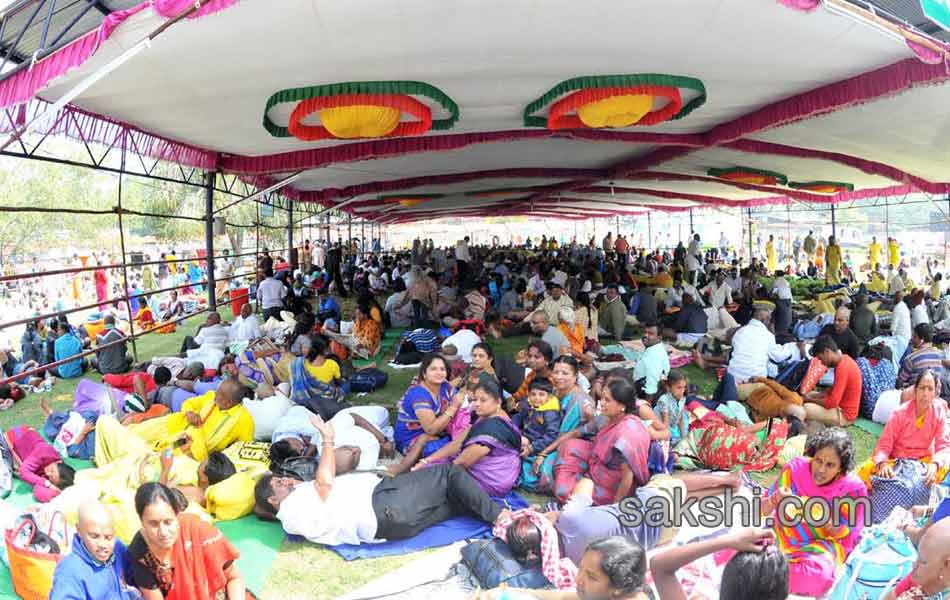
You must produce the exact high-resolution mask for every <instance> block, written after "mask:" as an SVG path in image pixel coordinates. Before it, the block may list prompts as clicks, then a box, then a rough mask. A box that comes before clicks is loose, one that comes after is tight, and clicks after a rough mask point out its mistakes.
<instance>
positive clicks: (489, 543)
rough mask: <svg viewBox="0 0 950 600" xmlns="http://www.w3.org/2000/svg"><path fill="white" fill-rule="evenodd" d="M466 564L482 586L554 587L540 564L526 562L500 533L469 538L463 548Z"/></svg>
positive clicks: (485, 587) (491, 587)
mask: <svg viewBox="0 0 950 600" xmlns="http://www.w3.org/2000/svg"><path fill="white" fill-rule="evenodd" d="M462 564H463V565H465V567H466V568H467V569H468V570H469V571H471V573H472V577H473V578H475V579H476V580H477V581H478V585H480V586H481V587H482V589H486V590H490V589H494V588H496V587H498V586H500V585H502V584H505V585H507V586H508V587H513V588H526V589H533V590H539V589H544V588H551V587H553V586H552V585H551V582H550V581H548V579H547V577H545V576H544V574H543V573H542V572H541V567H540V566H531V567H526V566H524V565H523V564H521V563H520V562H518V560H517V559H516V558H515V556H514V554H512V552H511V549H510V548H509V547H508V544H506V543H505V542H504V541H503V540H500V539H498V538H496V537H493V538H491V539H486V540H475V541H473V542H469V543H468V545H467V546H465V547H463V548H462Z"/></svg>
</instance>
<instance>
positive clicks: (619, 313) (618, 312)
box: [599, 283, 627, 342]
mask: <svg viewBox="0 0 950 600" xmlns="http://www.w3.org/2000/svg"><path fill="white" fill-rule="evenodd" d="M606 294H607V302H606V304H604V305H603V307H601V309H600V319H599V321H600V327H601V328H603V329H604V331H606V332H607V334H608V335H612V336H613V337H614V339H615V340H617V341H618V342H619V341H620V340H622V339H623V330H624V328H625V327H626V325H627V311H626V309H625V308H624V305H623V300H622V299H621V298H620V288H619V287H618V286H617V284H616V283H609V284H607V293H606Z"/></svg>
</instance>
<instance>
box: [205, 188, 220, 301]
mask: <svg viewBox="0 0 950 600" xmlns="http://www.w3.org/2000/svg"><path fill="white" fill-rule="evenodd" d="M214 179H215V172H214V171H208V172H207V173H205V253H206V254H207V256H206V259H205V260H206V261H207V267H206V269H205V272H206V273H207V274H208V276H207V277H206V279H207V280H208V310H217V307H218V299H217V297H216V296H217V294H216V293H215V288H216V287H217V285H216V284H215V281H214Z"/></svg>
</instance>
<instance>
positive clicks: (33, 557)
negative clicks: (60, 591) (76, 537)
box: [5, 513, 67, 600]
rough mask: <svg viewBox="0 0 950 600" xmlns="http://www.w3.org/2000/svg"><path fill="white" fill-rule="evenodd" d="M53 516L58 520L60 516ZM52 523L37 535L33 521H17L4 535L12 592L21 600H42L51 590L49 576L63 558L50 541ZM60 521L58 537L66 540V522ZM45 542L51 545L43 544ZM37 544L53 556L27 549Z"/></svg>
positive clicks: (51, 579)
mask: <svg viewBox="0 0 950 600" xmlns="http://www.w3.org/2000/svg"><path fill="white" fill-rule="evenodd" d="M57 514H59V515H60V516H62V513H57ZM55 521H56V519H55V516H54V518H53V519H51V520H50V525H49V532H48V534H43V533H42V532H40V531H38V527H37V525H36V521H35V520H34V519H33V518H32V517H29V518H25V519H22V520H20V522H19V523H18V524H17V525H16V526H15V527H11V528H10V529H7V531H6V537H5V543H6V550H7V561H8V563H9V565H10V578H11V579H12V580H13V590H14V591H15V592H16V593H17V595H18V596H20V598H22V599H23V600H46V598H48V597H49V594H50V591H51V590H52V589H53V572H54V571H55V570H56V565H58V564H59V561H61V560H62V559H63V556H64V555H63V554H60V553H59V545H58V544H56V543H55V542H54V541H53V539H52V538H53V525H54V523H55ZM60 521H62V524H63V528H64V533H63V535H62V537H66V535H67V534H66V533H65V527H66V519H65V518H61V519H60ZM47 540H48V541H49V542H51V544H49V543H47ZM38 542H43V543H44V545H48V546H49V547H50V548H51V549H54V550H56V552H55V553H49V552H38V551H36V550H33V549H31V547H32V546H33V545H34V544H36V543H38Z"/></svg>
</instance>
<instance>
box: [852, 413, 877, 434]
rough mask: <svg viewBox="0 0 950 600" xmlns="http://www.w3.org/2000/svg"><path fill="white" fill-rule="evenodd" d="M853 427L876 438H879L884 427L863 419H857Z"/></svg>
mask: <svg viewBox="0 0 950 600" xmlns="http://www.w3.org/2000/svg"><path fill="white" fill-rule="evenodd" d="M854 426H855V427H858V428H860V429H862V430H864V431H866V432H868V433H870V434H871V435H873V436H876V437H881V432H883V431H884V426H883V425H881V424H880V423H875V422H874V421H869V420H867V419H864V418H859V419H858V420H857V421H855V422H854Z"/></svg>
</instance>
